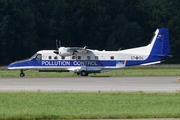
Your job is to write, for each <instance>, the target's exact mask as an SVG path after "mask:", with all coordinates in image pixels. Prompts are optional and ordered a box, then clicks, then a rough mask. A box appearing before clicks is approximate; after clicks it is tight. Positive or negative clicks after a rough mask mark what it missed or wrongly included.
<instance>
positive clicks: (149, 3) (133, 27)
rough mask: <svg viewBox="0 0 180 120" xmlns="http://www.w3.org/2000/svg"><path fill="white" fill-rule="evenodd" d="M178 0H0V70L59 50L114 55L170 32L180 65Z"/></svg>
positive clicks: (172, 59) (174, 55)
mask: <svg viewBox="0 0 180 120" xmlns="http://www.w3.org/2000/svg"><path fill="white" fill-rule="evenodd" d="M179 6H180V1H179V0H0V55H1V59H0V65H8V64H9V63H11V62H13V61H16V60H20V59H24V58H28V57H30V56H31V55H33V54H34V53H35V52H37V51H38V50H42V49H56V44H55V40H56V39H57V40H60V41H61V43H62V45H63V46H72V47H73V46H81V47H83V46H88V47H89V48H91V49H99V50H103V49H105V50H118V49H119V48H121V49H127V48H132V47H138V46H143V45H147V44H148V43H149V42H150V40H151V38H152V36H153V34H154V31H155V30H156V29H157V28H161V27H167V28H169V31H170V44H171V53H172V54H173V58H171V59H169V60H168V61H167V62H166V63H174V64H177V63H180V54H179V48H180V40H179V39H180V22H179V21H180V10H179V9H180V7H179Z"/></svg>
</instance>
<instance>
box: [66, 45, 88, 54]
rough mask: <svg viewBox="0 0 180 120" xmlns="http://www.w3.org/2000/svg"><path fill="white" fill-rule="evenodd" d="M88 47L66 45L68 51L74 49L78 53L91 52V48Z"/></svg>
mask: <svg viewBox="0 0 180 120" xmlns="http://www.w3.org/2000/svg"><path fill="white" fill-rule="evenodd" d="M86 48H87V47H86V46H85V47H84V48H82V47H66V50H67V51H73V52H77V53H88V52H91V50H90V49H86Z"/></svg>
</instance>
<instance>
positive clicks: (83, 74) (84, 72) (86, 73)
mask: <svg viewBox="0 0 180 120" xmlns="http://www.w3.org/2000/svg"><path fill="white" fill-rule="evenodd" d="M80 74H81V76H88V74H89V73H88V72H87V71H85V70H82V71H81V72H80Z"/></svg>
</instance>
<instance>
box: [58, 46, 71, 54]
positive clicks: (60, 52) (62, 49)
mask: <svg viewBox="0 0 180 120" xmlns="http://www.w3.org/2000/svg"><path fill="white" fill-rule="evenodd" d="M72 54H73V51H71V50H67V49H66V48H65V47H60V48H59V55H60V56H71V55H72Z"/></svg>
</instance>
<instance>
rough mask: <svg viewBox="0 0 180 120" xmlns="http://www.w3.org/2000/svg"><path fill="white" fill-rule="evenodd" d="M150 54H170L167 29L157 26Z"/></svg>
mask: <svg viewBox="0 0 180 120" xmlns="http://www.w3.org/2000/svg"><path fill="white" fill-rule="evenodd" d="M151 54H156V55H158V56H168V55H169V54H170V44H169V29H168V28H159V29H158V33H157V35H156V39H155V43H154V45H153V48H152V51H151Z"/></svg>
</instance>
